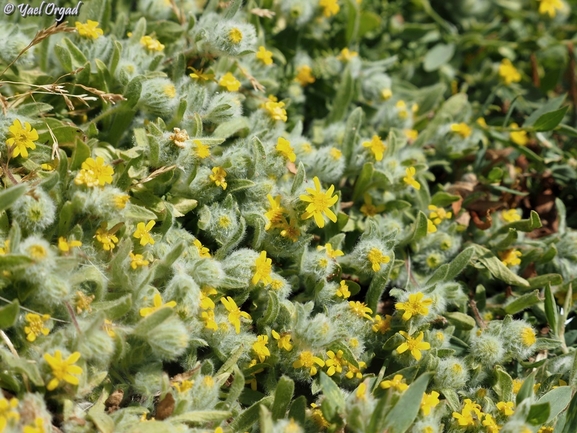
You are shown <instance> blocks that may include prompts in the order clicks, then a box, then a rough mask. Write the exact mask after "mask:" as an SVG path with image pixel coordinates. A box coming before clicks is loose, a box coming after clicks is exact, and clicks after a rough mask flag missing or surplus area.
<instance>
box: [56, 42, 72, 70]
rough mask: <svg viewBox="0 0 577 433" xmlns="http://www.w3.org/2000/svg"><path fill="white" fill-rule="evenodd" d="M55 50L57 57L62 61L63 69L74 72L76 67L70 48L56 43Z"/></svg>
mask: <svg viewBox="0 0 577 433" xmlns="http://www.w3.org/2000/svg"><path fill="white" fill-rule="evenodd" d="M54 52H55V53H56V57H57V58H58V60H59V61H60V64H61V65H62V69H64V71H65V72H72V71H73V70H74V69H75V68H74V67H73V66H72V56H71V55H70V51H69V50H68V48H65V47H63V46H60V45H55V46H54Z"/></svg>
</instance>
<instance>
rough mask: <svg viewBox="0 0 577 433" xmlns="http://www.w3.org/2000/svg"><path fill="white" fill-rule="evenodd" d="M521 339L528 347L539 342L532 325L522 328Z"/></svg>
mask: <svg viewBox="0 0 577 433" xmlns="http://www.w3.org/2000/svg"><path fill="white" fill-rule="evenodd" d="M521 341H522V342H523V344H524V345H525V346H527V347H530V346H532V345H533V344H535V343H536V342H537V338H536V335H535V330H534V329H533V328H531V327H530V326H526V327H525V328H523V329H522V330H521Z"/></svg>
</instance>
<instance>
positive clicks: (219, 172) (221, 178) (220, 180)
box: [209, 167, 227, 190]
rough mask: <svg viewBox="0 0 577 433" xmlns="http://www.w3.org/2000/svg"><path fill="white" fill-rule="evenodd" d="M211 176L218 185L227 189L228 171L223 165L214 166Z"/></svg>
mask: <svg viewBox="0 0 577 433" xmlns="http://www.w3.org/2000/svg"><path fill="white" fill-rule="evenodd" d="M209 178H210V180H212V181H213V182H214V183H215V185H216V186H220V187H221V188H222V189H223V190H225V189H226V186H227V184H226V171H224V169H223V168H222V167H213V168H212V174H211V175H210V176H209Z"/></svg>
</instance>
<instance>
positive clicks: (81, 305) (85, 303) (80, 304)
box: [76, 291, 94, 314]
mask: <svg viewBox="0 0 577 433" xmlns="http://www.w3.org/2000/svg"><path fill="white" fill-rule="evenodd" d="M92 301H94V295H90V296H86V295H85V294H84V292H81V291H77V292H76V313H77V314H80V313H82V312H83V311H88V312H91V311H92V307H91V306H90V304H92Z"/></svg>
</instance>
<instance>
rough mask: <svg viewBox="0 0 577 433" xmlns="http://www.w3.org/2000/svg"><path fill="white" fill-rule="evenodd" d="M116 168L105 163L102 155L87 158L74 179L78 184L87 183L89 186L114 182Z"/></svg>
mask: <svg viewBox="0 0 577 433" xmlns="http://www.w3.org/2000/svg"><path fill="white" fill-rule="evenodd" d="M113 175H114V169H113V168H112V167H110V166H109V165H106V164H105V163H104V159H103V158H102V157H101V156H98V157H96V159H93V158H87V159H86V160H85V161H84V162H83V163H82V166H81V169H80V171H79V172H78V174H77V175H76V178H75V179H74V183H75V184H76V185H86V186H88V187H95V186H104V185H105V184H107V183H112V176H113Z"/></svg>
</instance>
